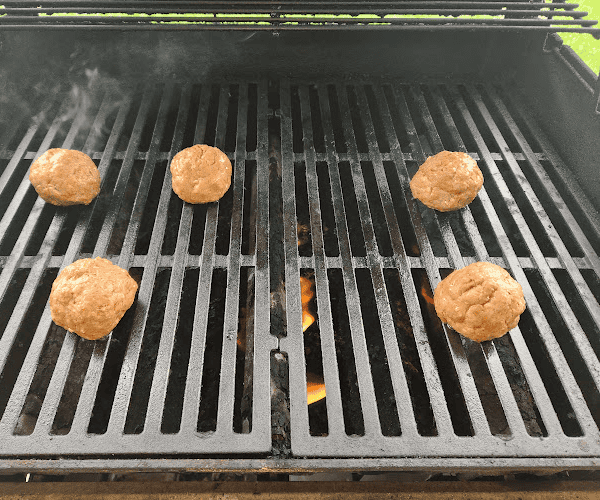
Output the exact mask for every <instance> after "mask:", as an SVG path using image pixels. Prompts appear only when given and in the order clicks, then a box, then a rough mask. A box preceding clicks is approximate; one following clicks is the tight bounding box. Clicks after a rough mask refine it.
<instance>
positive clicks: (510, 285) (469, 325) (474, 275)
mask: <svg viewBox="0 0 600 500" xmlns="http://www.w3.org/2000/svg"><path fill="white" fill-rule="evenodd" d="M433 300H434V304H435V311H436V313H437V315H438V316H439V317H440V319H441V320H442V321H443V322H444V323H448V324H449V325H450V326H451V327H452V328H454V330H456V331H457V332H458V333H461V334H462V335H464V336H465V337H469V338H470V339H472V340H475V341H477V342H483V341H484V340H491V339H495V338H497V337H501V336H502V335H504V334H505V333H506V332H508V331H509V330H511V329H513V328H514V327H515V326H517V323H518V322H519V318H520V316H521V314H522V313H523V311H524V310H525V298H524V297H523V290H522V289H521V285H519V283H517V282H516V281H515V280H514V279H513V278H512V277H511V276H510V274H508V272H507V271H506V270H504V269H503V268H501V267H500V266H497V265H495V264H490V263H489V262H475V263H474V264H471V265H469V266H467V267H463V268H462V269H460V270H458V271H454V272H452V273H451V274H450V275H448V276H447V277H446V278H445V279H443V280H442V281H441V282H440V283H439V284H438V286H437V288H436V289H435V294H434V297H433Z"/></svg>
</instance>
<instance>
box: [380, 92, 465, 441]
mask: <svg viewBox="0 0 600 500" xmlns="http://www.w3.org/2000/svg"><path fill="white" fill-rule="evenodd" d="M375 96H376V99H377V102H378V104H379V106H378V107H379V110H380V111H381V116H382V120H383V122H384V125H385V129H386V131H387V139H388V142H389V145H390V150H391V151H392V153H393V154H394V155H395V157H396V168H397V169H398V174H399V175H398V177H399V179H400V181H401V185H402V194H403V197H404V201H405V203H406V206H407V207H409V210H411V208H412V210H411V213H415V212H416V203H415V201H414V200H413V199H412V196H409V194H408V193H409V192H410V188H409V186H408V179H409V177H408V176H407V175H406V173H405V172H406V164H405V163H404V158H403V156H402V151H401V148H400V144H399V142H398V138H397V136H396V135H395V134H394V133H392V131H393V130H394V127H393V123H392V118H391V114H390V110H389V108H388V105H387V101H386V99H385V96H384V93H383V89H382V88H381V86H377V87H376V88H375ZM406 111H408V110H406ZM408 132H409V133H410V132H411V131H410V130H409V131H408ZM392 227H393V226H392ZM422 231H423V229H422V227H421V228H420V232H422ZM394 232H395V227H394ZM417 234H419V232H417ZM394 239H395V238H394ZM419 244H421V241H419ZM421 248H422V247H421ZM395 253H398V252H395ZM430 259H431V254H430V253H429V252H427V253H426V254H425V255H424V256H422V258H421V259H419V260H421V262H422V265H424V266H425V265H427V264H426V261H428V260H430ZM400 269H402V268H400ZM401 279H402V285H403V290H404V292H405V297H406V305H407V308H408V311H409V315H410V321H411V324H412V326H413V332H414V336H415V341H416V345H417V350H418V352H419V358H420V359H421V362H422V364H423V376H424V378H425V384H426V385H427V390H428V392H429V400H430V402H431V408H432V411H433V414H434V417H435V425H436V428H437V430H438V432H439V433H440V434H441V435H450V434H452V433H453V432H454V431H453V429H452V422H451V419H450V413H449V412H448V407H447V404H446V397H445V395H444V390H443V387H442V384H441V381H440V378H439V372H438V370H437V367H436V361H435V358H434V357H433V353H432V351H431V347H430V344H429V342H428V340H427V335H426V333H425V325H424V323H423V316H422V311H421V308H420V306H419V299H418V297H417V296H416V294H417V292H416V289H415V288H414V281H413V280H412V277H411V275H410V272H409V271H408V272H406V273H405V275H404V276H403V275H401ZM409 299H410V300H409Z"/></svg>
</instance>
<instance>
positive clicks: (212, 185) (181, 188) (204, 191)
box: [171, 144, 231, 203]
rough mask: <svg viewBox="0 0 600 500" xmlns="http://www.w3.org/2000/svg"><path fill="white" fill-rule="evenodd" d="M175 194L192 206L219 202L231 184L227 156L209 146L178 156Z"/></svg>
mask: <svg viewBox="0 0 600 500" xmlns="http://www.w3.org/2000/svg"><path fill="white" fill-rule="evenodd" d="M171 176H172V179H173V191H175V193H176V194H177V196H179V197H180V198H181V199H182V200H183V201H187V202H188V203H210V202H211V201H217V200H219V199H220V198H221V197H222V196H223V195H224V194H225V193H226V192H227V190H228V189H229V186H230V185H231V162H230V161H229V158H227V155H226V154H225V153H223V152H222V151H221V150H219V149H217V148H213V147H212V146H207V145H206V144H196V145H195V146H192V147H189V148H186V149H184V150H183V151H180V152H179V153H177V154H176V155H175V156H174V157H173V160H172V161H171Z"/></svg>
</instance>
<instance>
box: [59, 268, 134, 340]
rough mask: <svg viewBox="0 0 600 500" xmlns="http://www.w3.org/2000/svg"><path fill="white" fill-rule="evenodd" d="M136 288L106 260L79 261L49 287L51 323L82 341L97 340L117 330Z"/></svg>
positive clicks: (130, 278) (123, 272) (130, 303)
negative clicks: (80, 338) (50, 288)
mask: <svg viewBox="0 0 600 500" xmlns="http://www.w3.org/2000/svg"><path fill="white" fill-rule="evenodd" d="M137 288H138V286H137V283H136V282H135V280H134V279H133V278H132V277H131V276H129V273H128V272H127V271H125V270H124V269H121V268H120V267H119V266H115V265H114V264H113V263H112V262H111V261H109V260H106V259H102V258H100V257H96V258H95V259H81V260H78V261H76V262H73V264H71V265H69V266H67V267H65V268H64V269H63V270H62V271H61V273H60V274H59V275H58V277H57V278H56V279H55V280H54V283H53V284H52V291H51V292H50V299H49V302H50V313H51V315H52V320H53V321H54V322H55V323H56V324H57V325H59V326H62V327H63V328H65V329H66V330H69V331H70V332H74V333H76V334H77V335H79V336H81V337H83V338H84V339H88V340H96V339H99V338H101V337H104V336H105V335H108V334H109V333H110V332H111V331H112V330H113V329H114V328H115V326H117V323H119V321H120V320H121V318H122V317H123V315H124V314H125V312H126V311H127V309H129V308H130V307H131V305H132V304H133V300H134V298H135V294H136V291H137Z"/></svg>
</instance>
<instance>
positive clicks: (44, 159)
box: [29, 148, 100, 206]
mask: <svg viewBox="0 0 600 500" xmlns="http://www.w3.org/2000/svg"><path fill="white" fill-rule="evenodd" d="M29 181H30V182H31V184H33V187H34V188H35V190H36V191H37V194H39V195H40V197H41V198H42V199H43V200H44V201H46V202H48V203H51V204H52V205H60V206H65V205H89V203H90V202H91V201H92V200H93V199H94V198H95V197H96V196H98V193H99V192H100V173H99V172H98V169H97V168H96V165H95V163H94V162H93V161H92V159H91V158H90V157H89V156H88V155H86V154H85V153H82V152H81V151H75V150H72V149H58V148H56V149H49V150H48V151H46V152H45V153H44V154H43V155H42V156H40V157H39V158H38V159H37V160H35V161H34V162H33V164H32V165H31V169H30V170H29Z"/></svg>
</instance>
